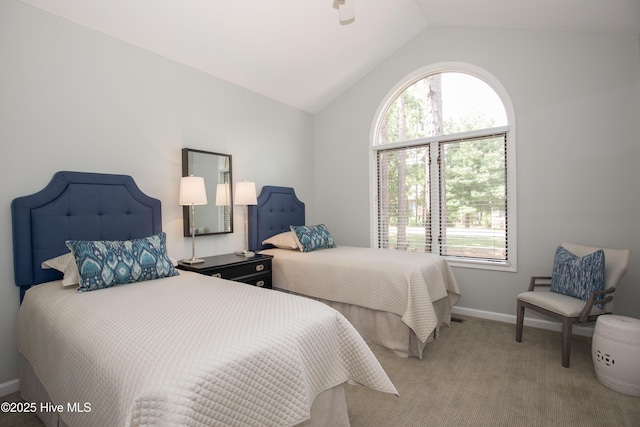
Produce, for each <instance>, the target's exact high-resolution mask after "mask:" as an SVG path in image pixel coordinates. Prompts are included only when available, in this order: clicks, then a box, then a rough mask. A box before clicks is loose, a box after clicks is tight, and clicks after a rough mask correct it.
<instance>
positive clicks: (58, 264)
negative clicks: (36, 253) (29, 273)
mask: <svg viewBox="0 0 640 427" xmlns="http://www.w3.org/2000/svg"><path fill="white" fill-rule="evenodd" d="M41 267H42V268H44V269H46V268H53V269H54V270H58V271H59V272H61V273H63V274H64V277H63V278H62V286H74V285H78V284H80V275H79V274H78V266H77V265H76V259H75V257H74V256H73V254H72V253H71V252H69V253H66V254H64V255H60V256H57V257H55V258H51V259H48V260H46V261H44V262H43V263H42V265H41Z"/></svg>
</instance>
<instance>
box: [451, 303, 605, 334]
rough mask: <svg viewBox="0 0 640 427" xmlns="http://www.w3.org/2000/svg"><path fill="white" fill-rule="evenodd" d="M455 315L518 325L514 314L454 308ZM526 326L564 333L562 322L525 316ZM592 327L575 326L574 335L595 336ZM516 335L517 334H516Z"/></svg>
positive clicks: (591, 325)
mask: <svg viewBox="0 0 640 427" xmlns="http://www.w3.org/2000/svg"><path fill="white" fill-rule="evenodd" d="M451 312H452V313H453V314H459V315H461V316H470V317H479V318H481V319H489V320H495V321H497V322H504V323H513V324H514V325H515V324H516V316H515V315H512V314H503V313H494V312H491V311H483V310H475V309H473V308H464V307H453V309H452V310H451ZM524 325H525V326H531V327H533V328H539V329H548V330H550V331H557V332H560V331H562V324H561V323H560V322H553V321H550V320H545V319H540V318H537V317H536V318H534V317H527V315H526V314H525V316H524ZM589 325H590V326H576V325H574V326H573V334H574V335H581V336H584V337H591V336H593V323H591V324H589ZM514 334H515V332H514Z"/></svg>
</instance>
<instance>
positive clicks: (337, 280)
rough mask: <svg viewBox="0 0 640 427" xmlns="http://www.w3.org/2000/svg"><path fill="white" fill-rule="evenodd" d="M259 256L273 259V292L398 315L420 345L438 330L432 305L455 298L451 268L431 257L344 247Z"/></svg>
mask: <svg viewBox="0 0 640 427" xmlns="http://www.w3.org/2000/svg"><path fill="white" fill-rule="evenodd" d="M262 253H266V254H269V255H274V259H273V285H274V287H277V288H280V289H285V290H288V291H291V292H295V293H298V294H303V295H308V296H312V297H316V298H322V299H326V300H330V301H336V302H342V303H346V304H353V305H358V306H360V307H366V308H370V309H373V310H380V311H387V312H391V313H395V314H398V315H399V316H402V321H403V322H404V323H405V324H406V325H407V326H409V327H410V328H411V329H412V330H413V331H414V333H415V334H416V336H417V337H418V339H419V340H420V341H421V342H423V343H425V342H426V341H427V339H428V338H429V335H430V334H431V332H432V331H433V330H434V329H435V328H436V327H437V326H438V318H437V316H436V311H435V309H434V307H433V302H434V301H438V300H440V299H442V298H449V302H450V305H451V306H453V305H454V304H455V303H456V302H458V300H459V299H460V290H459V288H458V283H457V282H456V279H455V277H454V275H453V272H452V271H451V267H449V264H448V263H447V262H446V260H445V259H444V258H442V257H440V256H438V255H434V254H428V253H416V252H399V251H390V250H383V249H371V248H358V247H348V246H338V247H336V248H331V249H322V250H317V251H312V252H299V251H293V250H287V249H266V250H264V251H262Z"/></svg>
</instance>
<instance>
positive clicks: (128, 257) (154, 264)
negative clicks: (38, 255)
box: [65, 233, 179, 292]
mask: <svg viewBox="0 0 640 427" xmlns="http://www.w3.org/2000/svg"><path fill="white" fill-rule="evenodd" d="M65 243H66V244H67V247H68V248H69V249H70V250H71V252H72V253H73V256H74V258H75V260H76V264H77V265H78V273H79V274H80V286H79V287H78V292H86V291H93V290H96V289H103V288H108V287H111V286H114V285H120V284H124V283H133V282H141V281H143V280H153V279H160V278H162V277H170V276H177V275H178V274H179V273H178V272H177V271H176V269H175V268H174V266H173V263H172V262H171V260H170V259H169V257H168V256H167V243H166V234H165V233H158V234H154V235H153V236H150V237H145V238H143V239H134V240H124V241H115V240H114V241H109V240H97V241H89V240H67V241H66V242H65Z"/></svg>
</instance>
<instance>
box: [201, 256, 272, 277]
mask: <svg viewBox="0 0 640 427" xmlns="http://www.w3.org/2000/svg"><path fill="white" fill-rule="evenodd" d="M267 272H269V274H271V260H270V259H268V260H262V261H260V262H255V263H248V264H239V265H230V266H224V267H218V268H216V269H215V270H213V269H212V270H209V271H207V272H205V274H208V275H209V276H215V277H222V278H223V279H230V280H238V281H239V282H242V280H240V278H241V277H245V276H251V275H256V274H263V273H267Z"/></svg>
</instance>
